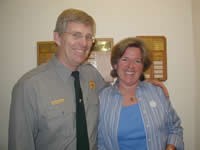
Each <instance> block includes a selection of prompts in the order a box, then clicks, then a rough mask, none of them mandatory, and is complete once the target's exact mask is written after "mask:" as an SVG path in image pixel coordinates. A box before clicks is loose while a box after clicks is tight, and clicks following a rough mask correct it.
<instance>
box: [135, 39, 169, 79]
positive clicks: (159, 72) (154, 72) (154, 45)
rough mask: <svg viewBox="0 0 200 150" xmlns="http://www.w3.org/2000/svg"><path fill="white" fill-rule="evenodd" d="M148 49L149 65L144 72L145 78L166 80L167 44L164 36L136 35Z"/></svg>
mask: <svg viewBox="0 0 200 150" xmlns="http://www.w3.org/2000/svg"><path fill="white" fill-rule="evenodd" d="M137 37H138V38H140V39H141V40H143V41H144V43H145V44H146V46H147V47H148V48H149V50H150V56H151V59H152V65H151V67H150V68H149V69H148V70H147V71H146V72H145V78H147V79H157V80H160V81H165V80H167V48H166V47H167V46H166V38H165V37H164V36H137Z"/></svg>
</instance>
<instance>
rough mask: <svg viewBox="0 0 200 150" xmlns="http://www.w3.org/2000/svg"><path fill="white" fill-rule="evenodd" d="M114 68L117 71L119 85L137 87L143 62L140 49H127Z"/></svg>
mask: <svg viewBox="0 0 200 150" xmlns="http://www.w3.org/2000/svg"><path fill="white" fill-rule="evenodd" d="M114 67H115V69H116V70H117V74H118V79H119V83H120V84H123V85H125V86H134V85H137V84H138V82H139V78H140V75H141V74H142V72H143V60H142V54H141V51H140V49H139V48H136V47H128V48H127V49H126V51H125V53H124V54H123V56H122V57H121V58H120V59H119V60H118V63H117V64H116V65H115V66H114Z"/></svg>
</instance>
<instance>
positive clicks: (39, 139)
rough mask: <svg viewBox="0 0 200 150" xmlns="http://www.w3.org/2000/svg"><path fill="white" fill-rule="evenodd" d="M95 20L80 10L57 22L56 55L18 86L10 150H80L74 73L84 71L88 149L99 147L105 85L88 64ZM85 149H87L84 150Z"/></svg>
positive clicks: (82, 78)
mask: <svg viewBox="0 0 200 150" xmlns="http://www.w3.org/2000/svg"><path fill="white" fill-rule="evenodd" d="M94 35H95V21H94V19H93V18H92V17H91V16H89V15H88V14H87V13H85V12H83V11H81V10H77V9H67V10H65V11H63V12H62V13H61V14H60V15H59V17H58V19H57V22H56V27H55V30H54V41H55V42H56V44H57V46H58V50H57V53H56V54H55V56H54V57H53V58H52V59H51V60H50V61H49V62H48V63H47V64H44V65H41V66H39V67H38V68H36V69H34V70H32V71H30V72H28V73H27V74H25V75H24V76H23V77H22V78H21V79H20V80H19V81H18V82H17V83H16V85H15V86H14V88H13V93H12V102H11V108H10V122H9V140H8V141H9V143H8V144H9V145H8V148H9V150H75V149H76V147H77V145H76V144H77V140H76V139H77V138H76V100H75V99H76V98H75V95H76V93H75V90H74V77H72V76H71V74H72V72H73V71H76V70H77V71H79V74H80V82H81V89H82V93H83V101H84V109H85V115H86V120H87V121H86V124H87V132H88V139H89V147H90V149H91V150H95V149H97V148H96V136H97V120H98V96H97V94H98V91H99V90H100V89H101V88H102V87H104V85H105V82H104V80H103V78H102V77H101V75H100V74H99V72H98V71H97V70H96V69H95V68H94V67H92V66H91V65H88V64H83V62H84V61H85V60H86V58H87V57H88V55H89V52H90V49H91V46H92V44H93V42H94ZM84 150H85V149H84Z"/></svg>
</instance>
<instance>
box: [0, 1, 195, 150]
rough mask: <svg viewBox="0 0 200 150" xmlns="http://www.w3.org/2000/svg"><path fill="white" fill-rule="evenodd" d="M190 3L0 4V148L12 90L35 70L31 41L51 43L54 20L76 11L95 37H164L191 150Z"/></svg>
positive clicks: (173, 92)
mask: <svg viewBox="0 0 200 150" xmlns="http://www.w3.org/2000/svg"><path fill="white" fill-rule="evenodd" d="M191 5H192V0H167V1H166V0H149V1H146V0H140V1H138V0H123V1H116V0H109V1H108V0H101V1H98V0H76V1H71V0H60V1H57V0H42V1H41V0H34V1H29V0H0V35H1V36H0V45H1V49H0V51H1V54H0V68H1V70H0V71H1V72H0V74H1V78H0V96H1V97H0V124H1V125H0V149H1V150H6V149H7V128H8V114H9V105H10V98H11V97H10V93H11V89H12V86H13V85H14V83H15V82H16V81H17V80H18V79H19V77H20V76H21V75H22V74H24V73H25V72H26V71H28V70H30V69H32V68H33V67H35V66H36V60H37V58H36V55H37V53H36V42H37V41H44V40H52V31H53V29H54V26H55V21H56V17H57V16H58V14H59V13H60V12H61V11H62V10H64V9H66V8H71V7H75V8H80V9H83V10H85V11H87V12H88V13H89V14H91V15H92V16H93V17H94V18H95V19H96V23H97V37H113V38H114V41H115V42H116V41H118V40H119V39H121V38H123V37H127V36H136V35H164V36H166V38H167V57H168V80H167V81H166V85H167V87H168V89H169V92H170V97H171V100H172V103H173V105H174V107H175V108H176V110H177V112H178V114H179V115H180V117H181V118H182V122H183V127H184V140H185V147H186V148H185V149H186V150H197V149H195V133H196V131H197V130H196V125H195V118H196V117H197V114H196V112H195V105H196V104H197V101H196V100H195V96H196V94H197V91H196V90H195V86H196V84H197V83H196V80H195V77H196V74H195V73H196V72H195V69H196V62H195V53H196V52H195V51H194V48H193V32H192V30H193V27H192V6H191Z"/></svg>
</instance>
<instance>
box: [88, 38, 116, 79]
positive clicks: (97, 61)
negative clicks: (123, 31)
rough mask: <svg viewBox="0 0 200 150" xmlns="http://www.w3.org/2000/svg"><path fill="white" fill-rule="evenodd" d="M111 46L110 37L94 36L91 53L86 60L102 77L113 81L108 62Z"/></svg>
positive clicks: (111, 40)
mask: <svg viewBox="0 0 200 150" xmlns="http://www.w3.org/2000/svg"><path fill="white" fill-rule="evenodd" d="M112 47H113V39H112V38H96V39H95V44H94V46H93V48H92V51H91V54H90V56H89V58H88V60H87V62H89V63H91V64H92V65H93V66H94V67H95V68H97V70H98V71H99V72H100V73H101V75H102V76H103V78H104V79H105V80H106V81H108V82H112V81H113V78H112V77H111V76H110V71H111V69H112V67H111V64H110V55H111V49H112Z"/></svg>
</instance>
